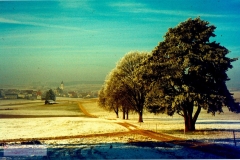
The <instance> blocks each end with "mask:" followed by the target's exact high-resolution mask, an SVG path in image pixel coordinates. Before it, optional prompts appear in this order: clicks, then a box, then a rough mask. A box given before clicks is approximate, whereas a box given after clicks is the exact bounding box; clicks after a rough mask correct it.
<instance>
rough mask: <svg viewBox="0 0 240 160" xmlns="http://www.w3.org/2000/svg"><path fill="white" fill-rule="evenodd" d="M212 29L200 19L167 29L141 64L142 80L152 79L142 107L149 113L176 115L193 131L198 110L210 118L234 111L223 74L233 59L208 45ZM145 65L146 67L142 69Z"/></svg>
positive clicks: (226, 78) (216, 46) (223, 48)
mask: <svg viewBox="0 0 240 160" xmlns="http://www.w3.org/2000/svg"><path fill="white" fill-rule="evenodd" d="M215 29H216V27H215V26H213V25H209V22H207V21H203V20H201V19H200V18H195V19H188V20H187V21H185V22H182V23H180V24H179V25H178V26H177V27H175V28H169V30H168V32H167V33H166V35H165V39H164V41H163V42H160V43H159V45H158V46H157V47H155V49H154V50H153V51H152V55H151V56H150V57H149V58H148V59H147V60H146V61H145V62H144V66H143V68H148V69H149V68H150V70H148V71H145V72H144V73H145V74H144V75H143V79H145V80H149V79H151V80H152V85H153V89H152V92H150V93H149V95H148V98H147V101H146V104H145V105H146V106H147V108H148V110H149V111H150V112H153V113H167V114H168V115H173V114H174V113H178V114H179V115H181V116H183V117H184V121H185V130H186V131H192V130H195V123H196V120H197V118H198V115H199V113H200V112H201V109H205V110H207V112H208V113H212V114H213V115H214V114H215V113H216V112H223V111H222V107H223V106H227V107H228V108H229V110H230V111H233V112H237V111H238V110H237V108H236V107H237V106H238V105H237V104H236V103H235V102H234V99H233V97H232V95H231V94H230V92H229V91H228V89H227V86H226V81H227V80H229V78H228V76H227V74H226V72H227V70H228V69H231V68H232V65H231V62H233V61H235V60H237V59H231V58H228V57H226V55H227V54H228V53H229V51H228V49H226V48H225V47H223V46H221V45H220V44H219V43H217V42H215V41H213V42H211V39H210V38H211V37H215V36H216V35H215V34H214V30H215ZM145 66H149V67H145Z"/></svg>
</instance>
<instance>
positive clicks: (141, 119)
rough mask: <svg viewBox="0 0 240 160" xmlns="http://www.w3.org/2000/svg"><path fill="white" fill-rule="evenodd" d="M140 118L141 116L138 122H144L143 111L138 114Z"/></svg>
mask: <svg viewBox="0 0 240 160" xmlns="http://www.w3.org/2000/svg"><path fill="white" fill-rule="evenodd" d="M138 116H139V118H138V122H143V113H142V111H139V112H138Z"/></svg>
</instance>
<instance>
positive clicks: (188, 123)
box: [184, 115, 195, 132]
mask: <svg viewBox="0 0 240 160" xmlns="http://www.w3.org/2000/svg"><path fill="white" fill-rule="evenodd" d="M184 121H185V132H188V131H195V122H194V121H193V119H192V115H187V116H185V117H184Z"/></svg>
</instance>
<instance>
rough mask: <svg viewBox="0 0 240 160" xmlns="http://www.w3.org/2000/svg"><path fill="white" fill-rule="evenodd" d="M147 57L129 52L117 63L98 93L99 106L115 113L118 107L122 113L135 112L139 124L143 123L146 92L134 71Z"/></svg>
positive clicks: (143, 53) (144, 54) (143, 54)
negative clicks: (110, 109) (137, 115)
mask: <svg viewBox="0 0 240 160" xmlns="http://www.w3.org/2000/svg"><path fill="white" fill-rule="evenodd" d="M147 56H148V54H147V53H145V52H142V53H140V52H137V51H136V52H129V53H127V54H126V55H125V56H124V57H123V58H122V59H121V60H120V61H119V62H118V64H117V66H116V68H114V69H113V70H112V71H111V72H110V74H109V75H108V77H107V78H106V80H105V84H104V86H103V88H102V89H101V91H100V94H99V104H100V106H103V107H105V108H112V109H113V110H114V111H115V112H116V111H118V108H119V107H120V106H121V107H122V110H123V111H124V112H128V111H129V110H132V111H135V112H137V113H138V114H139V122H143V117H142V115H143V109H144V103H145V98H146V94H147V92H146V90H145V87H144V85H143V84H142V83H139V79H138V75H137V74H136V73H137V72H136V71H135V70H136V69H137V68H138V66H139V65H140V64H141V63H142V61H143V60H145V59H146V58H147Z"/></svg>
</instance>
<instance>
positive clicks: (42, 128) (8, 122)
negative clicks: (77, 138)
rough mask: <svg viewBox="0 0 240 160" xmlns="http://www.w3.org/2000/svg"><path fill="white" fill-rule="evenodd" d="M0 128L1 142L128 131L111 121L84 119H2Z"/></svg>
mask: <svg viewBox="0 0 240 160" xmlns="http://www.w3.org/2000/svg"><path fill="white" fill-rule="evenodd" d="M0 126H1V132H0V140H4V139H5V140H6V139H17V138H40V137H58V136H74V135H87V134H99V133H112V132H124V131H127V129H126V128H124V127H122V126H120V125H118V124H116V123H112V122H111V121H107V120H104V119H101V120H99V119H94V118H82V117H61V118H59V117H55V118H19V119H1V121H0Z"/></svg>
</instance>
